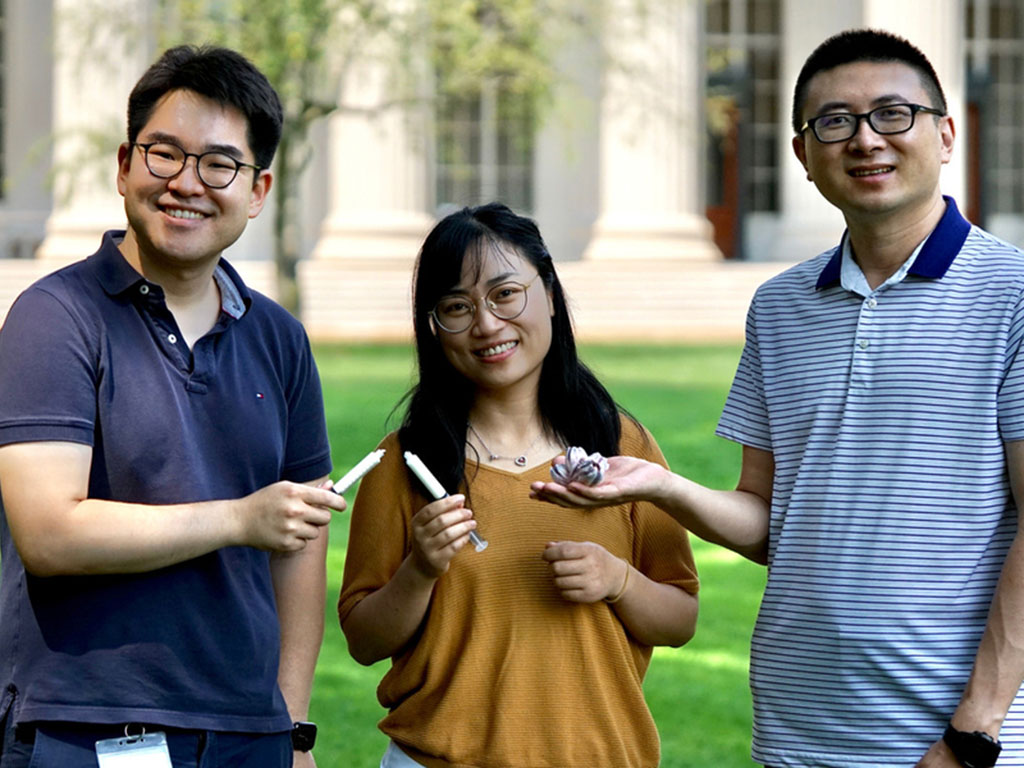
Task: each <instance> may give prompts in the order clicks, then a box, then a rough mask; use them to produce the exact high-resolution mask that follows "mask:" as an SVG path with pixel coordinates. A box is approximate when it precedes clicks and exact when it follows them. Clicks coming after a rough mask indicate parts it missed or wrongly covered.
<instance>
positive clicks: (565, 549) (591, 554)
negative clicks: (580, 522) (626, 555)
mask: <svg viewBox="0 0 1024 768" xmlns="http://www.w3.org/2000/svg"><path fill="white" fill-rule="evenodd" d="M542 557H543V558H544V559H545V560H547V561H548V562H549V563H551V573H552V574H553V575H554V577H555V586H556V587H558V589H559V590H560V591H561V593H562V597H563V598H565V599H566V600H569V601H570V602H574V603H596V602H597V601H598V600H603V599H604V598H606V597H611V596H613V595H618V594H619V593H620V592H621V591H622V588H623V586H624V585H625V583H626V574H627V573H628V572H629V565H628V564H627V563H626V562H625V561H624V560H622V559H621V558H618V557H616V556H615V555H613V554H612V553H611V552H609V551H608V550H607V549H605V548H604V547H602V546H601V545H600V544H594V543H593V542H589V541H558V542H552V543H550V544H548V545H547V547H546V548H545V549H544V554H543V555H542Z"/></svg>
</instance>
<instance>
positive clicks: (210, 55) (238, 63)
mask: <svg viewBox="0 0 1024 768" xmlns="http://www.w3.org/2000/svg"><path fill="white" fill-rule="evenodd" d="M178 89H187V90H190V91H194V92H195V93H198V94H200V95H201V96H205V97H206V98H208V99H212V100H213V101H216V102H217V103H218V104H222V105H225V106H231V107H235V108H236V109H238V110H239V111H240V112H241V113H242V114H243V115H245V118H246V121H247V122H248V135H247V138H248V140H249V147H250V149H252V153H253V156H254V157H255V158H256V165H258V166H260V167H261V168H269V167H270V164H271V162H273V160H274V152H275V151H277V144H278V142H279V141H280V140H281V123H282V121H283V119H284V113H283V110H282V109H281V100H280V99H279V98H278V96H277V92H276V91H275V90H274V88H273V86H271V85H270V82H269V81H268V80H267V78H266V77H265V76H264V75H263V73H262V72H260V71H259V70H258V69H256V67H255V66H254V65H253V63H252V62H251V61H249V60H248V59H247V58H245V57H244V56H242V55H241V54H240V53H237V52H236V51H232V50H230V49H229V48H218V47H214V46H202V47H196V46H192V45H179V46H177V47H175V48H169V49H167V50H166V51H165V52H164V54H163V55H162V56H161V57H160V58H159V59H158V60H157V61H156V63H154V64H153V65H152V66H151V67H150V68H149V69H147V70H146V73H145V74H144V75H143V76H142V77H141V79H140V80H139V82H138V83H136V84H135V88H133V89H132V93H131V96H129V97H128V141H129V142H134V141H135V140H136V138H138V135H139V131H141V130H142V127H143V126H144V125H145V124H146V121H148V120H149V118H150V116H151V115H152V114H153V110H154V109H155V108H156V105H157V103H158V102H159V101H160V99H162V98H163V96H164V95H165V94H167V93H169V92H170V91H175V90H178Z"/></svg>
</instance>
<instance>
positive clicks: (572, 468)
mask: <svg viewBox="0 0 1024 768" xmlns="http://www.w3.org/2000/svg"><path fill="white" fill-rule="evenodd" d="M607 471H608V459H606V458H605V457H604V456H602V455H601V454H600V453H592V454H590V455H589V456H588V455H587V452H586V451H585V450H583V449H582V448H579V447H576V446H573V447H571V448H569V450H568V451H566V452H565V463H564V464H556V465H555V466H553V467H552V468H551V479H552V480H554V481H555V482H556V483H558V484H559V485H568V484H569V483H572V482H577V483H583V484H584V485H597V484H598V483H600V482H601V478H603V477H604V473H605V472H607Z"/></svg>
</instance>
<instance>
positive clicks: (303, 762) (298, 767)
mask: <svg viewBox="0 0 1024 768" xmlns="http://www.w3.org/2000/svg"><path fill="white" fill-rule="evenodd" d="M292 768H316V760H314V759H313V753H312V752H294V753H293V755H292Z"/></svg>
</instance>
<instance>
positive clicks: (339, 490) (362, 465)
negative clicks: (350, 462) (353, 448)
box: [331, 448, 384, 496]
mask: <svg viewBox="0 0 1024 768" xmlns="http://www.w3.org/2000/svg"><path fill="white" fill-rule="evenodd" d="M382 458H384V449H383V448H378V449H377V450H376V451H370V452H369V453H368V454H366V456H365V457H364V458H363V460H362V461H360V462H359V463H358V464H356V465H355V466H354V467H352V469H350V470H349V471H348V472H346V473H345V475H344V476H343V477H342V478H341V480H339V481H338V482H336V483H335V484H334V485H333V486H332V487H331V490H332V491H334V492H335V493H336V494H338V495H339V496H342V495H343V494H344V493H345V492H346V491H347V490H348V489H349V488H351V487H352V486H353V485H355V484H356V483H357V482H358V481H359V480H360V479H361V478H362V476H363V475H365V474H366V473H367V472H369V471H370V470H371V469H373V468H374V467H376V466H377V465H378V464H380V460H381V459H382Z"/></svg>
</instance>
